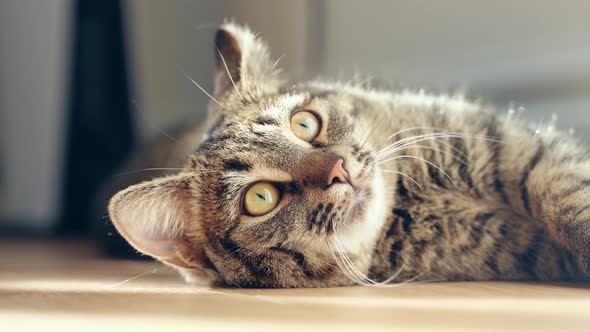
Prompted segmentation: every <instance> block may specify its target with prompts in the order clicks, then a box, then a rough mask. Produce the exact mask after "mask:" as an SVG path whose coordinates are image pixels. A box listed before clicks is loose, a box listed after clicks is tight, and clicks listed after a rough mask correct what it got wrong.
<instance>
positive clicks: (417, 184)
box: [383, 169, 424, 191]
mask: <svg viewBox="0 0 590 332" xmlns="http://www.w3.org/2000/svg"><path fill="white" fill-rule="evenodd" d="M383 172H385V173H394V174H398V175H401V176H403V177H405V178H407V179H408V180H410V181H412V182H413V183H414V184H415V185H416V186H418V188H420V190H422V191H424V189H423V188H422V186H421V185H420V184H419V183H418V182H416V180H414V179H413V178H412V177H411V176H409V175H407V174H405V173H402V172H399V171H393V170H390V169H384V170H383Z"/></svg>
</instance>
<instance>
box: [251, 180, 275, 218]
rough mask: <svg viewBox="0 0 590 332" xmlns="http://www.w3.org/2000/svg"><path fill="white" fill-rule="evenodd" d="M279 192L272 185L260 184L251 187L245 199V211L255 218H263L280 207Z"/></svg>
mask: <svg viewBox="0 0 590 332" xmlns="http://www.w3.org/2000/svg"><path fill="white" fill-rule="evenodd" d="M279 200H280V195H279V190H278V189H277V187H276V186H274V185H273V184H272V183H268V182H259V183H256V184H255V185H253V186H252V187H250V189H248V191H247V192H246V196H245V197H244V209H245V210H246V212H248V214H251V215H253V216H262V215H265V214H267V213H269V212H270V211H272V210H273V209H274V208H276V207H277V205H279Z"/></svg>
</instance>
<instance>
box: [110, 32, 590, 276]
mask: <svg viewBox="0 0 590 332" xmlns="http://www.w3.org/2000/svg"><path fill="white" fill-rule="evenodd" d="M216 47H217V49H218V52H219V53H218V68H217V72H216V89H215V93H214V99H215V100H214V101H213V102H212V103H211V105H210V108H211V114H210V121H209V123H210V124H209V125H207V126H206V127H207V128H206V133H205V135H204V140H203V142H200V143H198V142H197V141H196V139H195V137H196V136H197V130H196V129H195V128H192V129H189V130H187V131H186V132H185V133H184V134H182V135H180V136H179V137H178V140H179V141H181V143H182V144H180V143H179V144H177V145H172V144H171V143H170V144H171V145H168V146H170V147H171V148H173V149H175V152H174V154H173V155H175V156H180V155H182V154H185V153H186V154H189V153H192V156H191V157H190V159H189V162H188V163H185V164H183V165H177V164H176V162H177V160H179V158H173V159H170V160H174V161H173V162H172V163H168V164H166V161H165V160H162V164H161V165H162V167H185V170H183V171H181V172H179V173H178V174H175V175H171V176H168V177H163V178H160V179H156V180H153V181H151V182H144V183H142V184H139V185H135V186H132V187H130V188H129V189H127V190H124V191H122V192H121V193H119V194H117V195H116V196H115V197H114V198H113V200H112V201H111V205H110V214H111V217H112V219H113V221H114V224H115V225H116V226H117V229H118V230H119V231H120V232H121V234H122V235H123V236H125V237H126V239H127V240H128V241H129V242H130V243H131V244H132V245H134V246H135V247H136V248H137V249H138V250H140V251H142V252H144V253H147V254H149V255H152V256H154V257H157V258H158V259H160V260H162V261H164V262H167V263H169V264H172V265H175V266H178V267H179V269H180V270H181V271H183V274H185V275H186V276H189V278H190V276H194V275H206V276H210V277H213V278H214V279H215V280H216V281H217V282H220V283H223V284H226V285H237V286H262V287H321V286H339V285H350V284H354V283H358V284H366V285H378V284H380V283H381V282H383V281H387V282H388V283H399V282H403V281H407V280H490V279H496V280H497V279H510V280H530V279H541V280H572V279H573V280H580V279H584V278H585V277H584V275H587V274H585V273H587V272H588V271H589V270H590V261H589V259H590V162H589V160H590V159H589V158H588V156H587V155H586V154H585V153H584V151H583V150H582V149H581V148H580V147H578V145H577V144H576V143H575V142H574V141H573V140H572V139H571V138H570V137H567V136H565V135H562V134H559V133H556V132H553V131H551V132H543V133H535V132H534V131H532V130H530V129H528V127H527V126H526V125H525V124H524V123H523V122H521V121H520V120H518V119H513V118H510V117H503V118H502V117H500V118H499V117H496V116H495V115H494V114H493V112H492V111H491V109H489V108H488V107H485V106H482V105H480V104H478V103H474V102H469V101H467V100H465V99H464V98H462V97H460V96H444V95H441V96H434V95H428V94H425V93H423V92H421V91H418V92H411V91H402V92H391V93H389V92H374V91H371V90H366V89H363V88H361V87H358V86H351V85H350V84H339V83H326V82H309V83H304V84H300V85H296V86H286V85H283V84H282V83H281V81H280V80H279V77H278V72H276V71H275V68H274V62H273V61H271V60H270V57H269V56H268V51H267V49H266V47H265V46H264V44H262V42H260V41H259V40H257V39H255V37H254V36H253V35H252V34H251V33H250V32H249V31H248V30H246V29H243V28H240V27H237V26H235V25H231V24H230V25H226V26H224V28H223V30H220V32H219V33H218V34H217V37H216ZM300 111H305V113H307V114H304V116H307V118H305V119H306V121H312V120H313V118H314V117H315V120H313V121H316V120H317V123H315V124H314V125H317V126H319V130H318V132H317V134H316V136H314V137H313V138H312V139H311V140H307V138H306V139H305V140H303V139H301V136H298V130H299V129H301V128H294V127H293V123H294V122H293V118H294V117H295V114H297V113H298V112H300ZM310 118H311V120H310ZM298 124H301V123H298ZM305 128H306V129H307V126H306V127H305ZM303 134H305V132H304V133H303ZM193 148H194V149H195V150H194V151H192V150H193ZM260 183H261V184H263V185H267V186H269V185H270V186H271V188H270V189H272V190H274V189H273V188H275V189H277V192H279V193H280V194H279V196H278V198H279V199H278V202H275V203H273V204H275V205H274V206H272V209H270V210H269V211H266V212H265V213H264V214H258V213H250V211H247V210H248V206H247V204H246V207H244V206H245V205H244V204H245V203H244V202H245V201H247V198H248V197H247V196H245V195H248V194H249V192H250V191H249V188H251V187H252V185H253V184H260ZM269 197H270V196H269ZM265 203H267V202H265ZM245 210H246V211H245Z"/></svg>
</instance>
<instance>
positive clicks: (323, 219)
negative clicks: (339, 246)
mask: <svg viewBox="0 0 590 332" xmlns="http://www.w3.org/2000/svg"><path fill="white" fill-rule="evenodd" d="M333 208H334V204H332V203H328V205H326V209H324V212H323V213H322V216H321V218H320V219H319V220H318V229H317V232H318V234H319V233H320V232H321V231H322V229H323V228H324V223H325V222H326V218H328V215H329V214H330V212H331V211H332V209H333Z"/></svg>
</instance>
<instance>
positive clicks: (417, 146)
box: [380, 144, 467, 164]
mask: <svg viewBox="0 0 590 332" xmlns="http://www.w3.org/2000/svg"><path fill="white" fill-rule="evenodd" d="M413 148H416V149H426V150H432V151H434V152H438V153H440V154H444V155H450V156H451V157H452V158H453V159H455V160H457V161H458V162H460V163H462V164H467V161H466V160H465V159H462V158H459V157H457V156H455V155H454V154H452V153H450V152H447V151H444V150H441V149H439V148H433V147H431V146H425V145H411V144H406V145H404V146H401V147H400V148H397V149H394V150H393V151H391V152H389V153H387V155H384V156H381V157H380V159H383V158H385V157H387V156H390V155H392V154H394V153H397V152H400V151H402V150H406V149H413Z"/></svg>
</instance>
